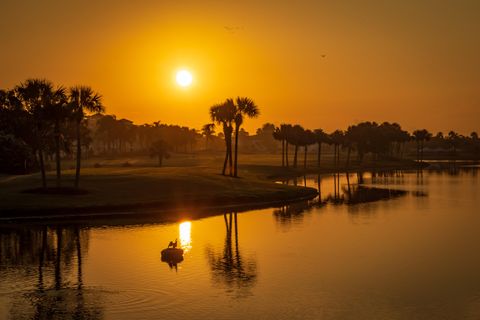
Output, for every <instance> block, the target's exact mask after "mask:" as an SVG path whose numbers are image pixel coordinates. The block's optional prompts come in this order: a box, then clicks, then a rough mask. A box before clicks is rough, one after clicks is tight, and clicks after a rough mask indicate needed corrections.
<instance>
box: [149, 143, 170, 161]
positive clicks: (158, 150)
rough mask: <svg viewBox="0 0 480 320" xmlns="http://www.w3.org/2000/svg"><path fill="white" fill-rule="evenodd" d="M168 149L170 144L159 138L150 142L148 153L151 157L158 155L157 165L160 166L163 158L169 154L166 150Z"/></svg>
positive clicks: (166, 157)
mask: <svg viewBox="0 0 480 320" xmlns="http://www.w3.org/2000/svg"><path fill="white" fill-rule="evenodd" d="M169 149H170V146H169V145H168V143H167V142H165V141H164V140H162V139H160V140H157V141H155V142H154V143H152V145H151V147H150V155H151V156H152V157H154V156H156V157H158V166H159V167H161V166H162V163H163V159H164V158H165V159H168V158H169V157H170V154H169V153H168V150H169Z"/></svg>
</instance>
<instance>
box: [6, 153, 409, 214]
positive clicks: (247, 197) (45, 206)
mask: <svg viewBox="0 0 480 320" xmlns="http://www.w3.org/2000/svg"><path fill="white" fill-rule="evenodd" d="M221 157H222V155H221V154H218V155H215V154H214V155H212V154H183V155H182V154H176V155H175V157H174V158H173V159H171V160H170V161H169V163H168V164H167V166H165V167H155V162H154V160H152V159H150V158H148V157H134V158H129V157H120V158H113V159H105V158H103V159H101V158H95V159H90V160H88V161H85V163H84V166H85V167H84V168H82V177H81V184H80V189H78V190H77V189H74V188H73V187H72V186H73V181H74V174H75V172H74V170H72V169H67V168H70V167H72V164H71V163H68V162H67V161H65V169H64V170H62V189H61V190H55V189H54V188H52V187H54V186H55V173H54V172H53V171H50V172H49V174H48V186H49V187H50V188H52V189H48V190H42V189H41V188H39V186H41V179H40V174H38V173H36V174H29V175H10V176H0V220H11V219H18V218H28V219H37V218H38V219H44V218H55V219H57V218H62V219H63V218H79V217H84V218H85V217H88V218H89V217H93V216H95V217H102V216H103V217H109V219H111V218H113V216H114V215H115V216H120V215H122V214H123V217H126V216H127V215H128V216H140V215H145V214H147V215H152V214H153V215H154V216H155V217H156V218H158V220H159V221H160V220H161V221H173V220H178V219H184V218H185V219H189V218H196V217H201V216H207V215H213V214H219V213H224V212H227V211H229V210H238V211H241V210H246V209H254V208H260V207H272V206H275V205H282V204H284V203H285V202H292V201H298V200H305V199H311V198H314V197H315V196H316V195H317V190H316V189H313V188H308V187H303V186H292V185H286V184H281V183H275V181H276V180H277V181H278V180H280V181H283V180H288V179H290V178H292V177H295V176H300V175H304V174H327V173H331V172H337V171H341V172H345V171H350V172H356V171H369V170H395V169H412V168H417V166H418V164H417V163H415V162H414V161H411V160H403V161H399V160H395V161H382V162H365V163H363V164H362V165H352V166H350V168H348V170H346V168H336V167H335V166H334V164H333V161H332V159H330V157H327V158H326V161H324V162H323V163H322V167H321V168H320V169H319V168H317V167H315V165H314V161H312V162H311V163H310V164H309V166H307V168H302V166H298V168H292V167H290V168H285V167H281V166H279V165H278V155H265V154H263V155H257V154H255V155H243V154H242V155H241V159H242V162H243V163H244V164H242V165H241V166H240V167H239V169H240V172H239V173H240V177H239V178H233V177H229V176H222V175H221V174H219V170H218V169H219V167H220V166H221V162H222V158H221Z"/></svg>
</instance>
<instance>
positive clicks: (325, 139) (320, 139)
mask: <svg viewBox="0 0 480 320" xmlns="http://www.w3.org/2000/svg"><path fill="white" fill-rule="evenodd" d="M313 133H314V135H315V140H316V142H317V145H318V149H317V167H318V168H320V158H321V155H322V143H327V144H330V138H329V136H328V134H326V133H325V132H324V131H323V130H322V129H315V130H314V131H313Z"/></svg>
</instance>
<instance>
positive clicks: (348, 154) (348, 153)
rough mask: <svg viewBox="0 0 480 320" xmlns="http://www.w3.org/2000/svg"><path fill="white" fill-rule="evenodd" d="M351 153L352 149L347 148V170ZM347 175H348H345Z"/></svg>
mask: <svg viewBox="0 0 480 320" xmlns="http://www.w3.org/2000/svg"><path fill="white" fill-rule="evenodd" d="M351 152H352V148H351V147H348V152H347V161H346V163H345V167H346V168H347V169H348V167H349V166H350V153H351ZM347 175H348V174H347Z"/></svg>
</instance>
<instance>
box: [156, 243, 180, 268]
mask: <svg viewBox="0 0 480 320" xmlns="http://www.w3.org/2000/svg"><path fill="white" fill-rule="evenodd" d="M161 260H162V262H166V263H168V266H169V267H170V268H171V269H172V268H175V270H176V269H177V264H178V263H180V262H182V261H183V249H177V248H167V249H163V250H162V258H161Z"/></svg>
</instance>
